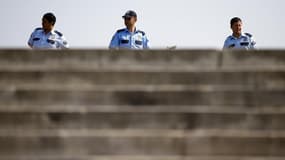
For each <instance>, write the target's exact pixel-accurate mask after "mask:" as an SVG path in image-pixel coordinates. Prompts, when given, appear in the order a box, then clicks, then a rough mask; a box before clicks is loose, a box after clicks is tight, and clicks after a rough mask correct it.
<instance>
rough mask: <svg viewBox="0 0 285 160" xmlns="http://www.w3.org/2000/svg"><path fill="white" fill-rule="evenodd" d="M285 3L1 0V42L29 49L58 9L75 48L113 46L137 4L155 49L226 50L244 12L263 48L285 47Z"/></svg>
mask: <svg viewBox="0 0 285 160" xmlns="http://www.w3.org/2000/svg"><path fill="white" fill-rule="evenodd" d="M284 7H285V1H284V0H271V1H269V0H235V1H234V0H175V1H174V0H120V1H118V0H104V1H102V0H100V1H99V0H81V1H79V0H48V1H44V0H26V1H23V0H1V6H0V18H1V30H0V35H1V37H2V39H1V41H0V47H1V48H7V47H8V48H13V47H16V48H28V46H27V44H26V43H27V40H28V38H29V36H30V34H31V32H32V31H33V30H34V28H36V27H39V26H41V17H42V15H43V14H44V13H46V12H54V13H55V15H56V17H57V23H56V26H55V28H56V29H57V30H59V31H61V32H62V33H63V34H64V35H65V37H66V38H67V40H68V42H69V44H70V46H71V48H107V47H108V45H109V42H110V39H111V37H112V35H113V34H114V33H115V31H116V30H117V29H120V28H123V27H124V24H123V20H122V18H121V16H122V15H123V14H124V13H125V12H126V11H127V10H129V9H132V10H135V11H136V12H137V14H138V23H137V27H138V28H139V29H141V30H143V31H145V32H146V34H147V36H148V38H149V39H150V42H151V46H152V48H166V47H167V46H172V45H177V47H178V48H181V49H182V48H183V49H184V48H194V49H197V48H198V49H202V48H204V49H205V48H207V49H208V48H210V49H220V48H221V47H222V46H223V43H224V40H225V38H226V37H227V36H228V35H229V34H231V30H230V27H229V21H230V19H231V18H232V17H234V16H238V17H241V18H242V19H243V21H244V32H249V33H251V34H253V35H254V38H255V40H256V41H257V46H258V47H259V48H278V49H280V48H283V49H284V48H285V40H284V38H283V36H284V35H285V21H284V17H283V16H284V15H285V10H284Z"/></svg>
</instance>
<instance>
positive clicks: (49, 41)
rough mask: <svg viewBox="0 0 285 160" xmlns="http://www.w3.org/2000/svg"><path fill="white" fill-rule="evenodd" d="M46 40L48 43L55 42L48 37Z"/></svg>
mask: <svg viewBox="0 0 285 160" xmlns="http://www.w3.org/2000/svg"><path fill="white" fill-rule="evenodd" d="M47 42H48V43H50V44H54V43H55V41H54V40H50V39H48V40H47Z"/></svg>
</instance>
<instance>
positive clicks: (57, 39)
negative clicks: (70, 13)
mask: <svg viewBox="0 0 285 160" xmlns="http://www.w3.org/2000/svg"><path fill="white" fill-rule="evenodd" d="M55 22H56V17H55V16H54V14H53V13H46V14H45V15H44V16H43V18H42V28H36V29H35V30H34V32H33V33H32V35H31V37H30V39H29V41H28V45H29V46H30V47H31V48H34V49H66V48H68V44H67V41H66V39H65V37H64V36H63V34H62V33H60V32H59V31H56V30H54V25H55Z"/></svg>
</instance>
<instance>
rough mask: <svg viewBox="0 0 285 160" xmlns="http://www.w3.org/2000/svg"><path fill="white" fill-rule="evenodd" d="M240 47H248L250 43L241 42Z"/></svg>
mask: <svg viewBox="0 0 285 160" xmlns="http://www.w3.org/2000/svg"><path fill="white" fill-rule="evenodd" d="M240 45H241V46H248V45H249V43H248V42H241V43H240Z"/></svg>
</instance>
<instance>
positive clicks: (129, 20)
mask: <svg viewBox="0 0 285 160" xmlns="http://www.w3.org/2000/svg"><path fill="white" fill-rule="evenodd" d="M124 20H125V25H126V26H127V27H129V26H133V25H135V23H136V21H137V18H136V17H125V18H124Z"/></svg>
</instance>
